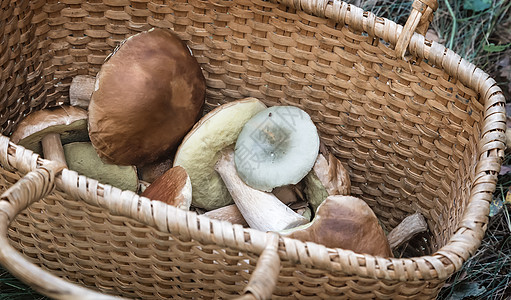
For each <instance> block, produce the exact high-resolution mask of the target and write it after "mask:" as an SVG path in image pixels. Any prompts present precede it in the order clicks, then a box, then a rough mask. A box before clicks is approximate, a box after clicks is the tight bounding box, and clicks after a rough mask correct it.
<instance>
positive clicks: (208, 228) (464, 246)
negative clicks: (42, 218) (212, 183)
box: [0, 0, 505, 281]
mask: <svg viewBox="0 0 511 300" xmlns="http://www.w3.org/2000/svg"><path fill="white" fill-rule="evenodd" d="M276 2H277V3H283V4H286V5H288V6H289V7H294V8H296V9H297V11H303V12H305V13H307V14H308V15H310V16H311V17H314V16H315V17H319V18H327V19H331V20H333V21H336V22H338V23H340V24H345V25H347V26H351V27H353V28H354V29H357V30H360V31H363V32H366V33H367V34H369V35H372V36H375V37H378V38H380V39H382V40H384V41H386V42H388V43H390V44H391V45H393V46H395V45H396V42H397V40H398V37H399V35H400V34H401V32H402V29H403V26H401V25H398V24H396V23H394V22H393V21H391V20H388V19H385V18H380V17H376V16H375V15H374V14H372V13H371V12H364V11H363V10H362V9H361V8H358V7H356V6H354V5H351V4H347V3H345V2H341V1H337V0H336V1H333V2H329V1H325V2H324V3H326V4H325V5H324V9H323V10H318V9H317V8H314V7H312V6H313V5H306V4H307V3H309V2H314V3H316V1H314V0H301V1H292V0H276ZM339 2H341V4H340V5H339ZM295 3H296V4H297V5H295ZM295 6H297V7H295ZM334 6H335V7H334ZM408 51H409V52H410V54H412V55H413V56H415V57H417V58H420V59H427V60H428V62H431V63H432V64H433V65H436V66H441V67H442V68H443V69H444V70H445V71H446V73H447V74H449V75H450V76H452V77H455V78H457V79H459V81H460V82H461V83H463V84H465V85H466V86H468V87H470V88H472V89H474V90H475V91H476V92H477V93H478V94H479V95H481V97H482V98H483V100H484V116H483V120H482V122H481V128H482V132H481V138H480V140H479V141H478V145H477V154H476V155H477V159H478V161H477V165H476V166H475V167H476V171H475V172H476V173H475V177H474V179H473V186H472V188H471V192H470V197H469V200H468V205H467V207H466V209H465V212H464V214H463V216H462V218H461V221H459V224H458V226H457V228H456V230H455V231H454V233H453V235H452V236H451V237H450V239H449V241H448V242H447V244H446V245H444V246H443V247H442V248H440V249H439V250H438V251H436V252H435V253H434V254H432V255H428V256H421V257H413V258H382V257H375V256H372V255H367V254H359V253H354V252H353V251H349V250H344V249H331V248H326V247H324V246H322V245H318V244H315V243H311V242H301V241H298V240H293V239H290V238H287V237H280V242H279V254H280V257H281V260H287V261H291V262H295V263H301V264H304V265H308V266H314V267H318V268H323V269H326V270H330V271H341V272H343V273H345V274H351V275H358V276H362V277H366V278H374V279H385V280H397V281H420V280H444V279H446V278H448V277H449V276H450V275H451V274H453V273H454V272H456V271H458V270H459V269H460V268H461V266H462V264H463V262H464V261H465V260H467V259H468V257H469V256H471V255H473V254H474V253H475V250H476V249H477V248H478V246H479V244H480V242H481V240H482V237H483V236H484V232H485V230H486V226H485V225H486V223H487V222H488V217H487V215H488V211H489V202H490V201H491V194H492V192H493V190H494V189H495V182H496V177H497V175H496V174H498V172H499V171H500V165H501V162H502V159H503V150H504V148H505V140H504V132H505V123H504V122H505V110H504V106H503V104H504V103H505V99H504V96H503V94H502V91H501V90H500V88H499V87H498V86H497V85H496V82H495V80H494V79H492V78H491V77H490V76H489V75H488V74H486V73H485V72H484V71H482V70H481V69H479V68H477V67H476V66H475V65H473V64H472V63H470V62H468V61H466V60H465V59H463V58H461V57H460V56H459V55H458V54H456V53H454V52H453V51H452V50H449V49H447V48H445V47H444V46H443V45H441V44H438V43H436V42H430V41H428V40H426V39H425V37H424V36H423V35H420V34H418V33H414V34H413V36H412V39H411V42H410V44H409V45H408ZM44 161H45V160H44V159H42V158H40V157H39V156H38V155H37V154H34V153H32V152H31V151H30V150H26V149H24V148H23V147H22V146H19V145H16V144H14V143H12V142H9V143H2V145H1V147H0V164H1V165H2V166H3V167H4V168H5V169H7V170H19V171H20V172H21V173H27V172H28V171H30V170H34V169H35V168H37V167H38V166H40V165H41V164H42V163H43V162H44ZM56 183H57V188H58V189H59V190H60V191H63V192H65V193H67V194H69V195H71V196H73V198H74V199H80V200H83V201H85V202H86V203H88V204H91V205H94V206H98V207H102V208H105V209H107V210H108V211H109V212H110V213H112V214H114V215H120V216H125V217H127V218H129V219H132V220H135V221H138V222H141V223H143V224H145V225H147V226H150V227H154V228H156V229H157V230H160V231H162V232H167V233H171V234H172V233H173V234H179V235H182V236H183V237H190V238H193V239H195V240H197V241H199V242H203V243H214V244H217V245H219V246H223V247H231V248H234V249H238V250H240V251H248V252H252V253H254V254H257V255H259V254H260V253H261V252H262V251H263V249H264V247H263V245H264V244H265V241H266V234H265V233H264V232H261V231H258V230H254V229H250V228H243V227H241V225H237V224H230V223H228V222H223V221H217V220H212V219H209V218H207V217H205V216H198V215H197V214H196V213H194V212H189V211H183V210H181V209H177V208H175V207H172V206H166V205H165V204H163V203H161V202H159V201H153V200H150V199H148V198H144V197H140V196H138V195H137V194H135V193H134V192H131V191H121V190H119V189H117V188H115V187H111V186H109V185H106V184H101V183H98V182H97V181H96V180H94V179H90V178H87V177H85V176H82V175H78V174H77V173H76V172H75V171H71V170H67V169H64V170H63V171H62V173H61V174H59V175H58V176H57V178H56ZM162 205H165V206H166V207H164V206H162Z"/></svg>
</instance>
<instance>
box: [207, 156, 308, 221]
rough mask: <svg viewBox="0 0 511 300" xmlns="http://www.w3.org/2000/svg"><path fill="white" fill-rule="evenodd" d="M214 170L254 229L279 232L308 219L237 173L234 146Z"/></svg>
mask: <svg viewBox="0 0 511 300" xmlns="http://www.w3.org/2000/svg"><path fill="white" fill-rule="evenodd" d="M215 170H216V171H217V172H218V173H219V174H220V176H221V177H222V180H223V182H224V183H225V186H226V187H227V190H228V191H229V193H230V194H231V196H232V199H233V200H234V203H235V204H236V207H237V208H238V209H239V211H240V212H241V214H242V215H243V217H244V218H245V220H246V221H247V223H248V225H249V226H250V227H251V228H254V229H258V230H262V231H279V230H284V229H288V228H294V227H297V226H299V225H302V224H306V223H307V222H308V220H307V219H306V218H305V217H303V216H301V215H299V214H297V213H295V212H294V211H293V210H292V209H291V208H289V207H287V206H286V205H285V204H284V203H282V202H281V201H280V200H279V199H278V198H277V197H275V195H273V194H271V193H268V192H263V191H260V190H256V189H254V188H252V187H250V186H248V185H246V184H245V183H244V182H243V181H242V180H241V178H240V177H239V176H238V174H237V172H236V168H235V166H234V151H233V150H232V149H225V150H224V151H222V155H221V156H220V158H219V159H218V161H217V163H216V165H215Z"/></svg>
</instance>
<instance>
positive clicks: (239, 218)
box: [204, 199, 311, 227]
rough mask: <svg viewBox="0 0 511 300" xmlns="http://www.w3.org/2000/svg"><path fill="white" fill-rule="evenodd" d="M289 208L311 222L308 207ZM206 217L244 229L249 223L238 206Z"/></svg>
mask: <svg viewBox="0 0 511 300" xmlns="http://www.w3.org/2000/svg"><path fill="white" fill-rule="evenodd" d="M279 200H280V199H279ZM281 202H282V200H281ZM288 207H289V208H291V209H292V210H294V211H295V212H296V213H297V214H299V215H300V216H303V217H304V218H306V219H307V221H310V219H311V210H310V208H309V207H308V206H300V207H298V208H297V209H294V208H293V207H291V206H288ZM204 215H205V216H207V217H208V218H211V219H215V220H221V221H228V222H231V223H233V224H241V225H243V226H244V227H248V223H247V221H245V218H244V217H243V214H241V212H240V210H239V209H238V207H237V206H236V204H230V205H227V206H224V207H220V208H217V209H214V210H210V211H208V212H206V213H204Z"/></svg>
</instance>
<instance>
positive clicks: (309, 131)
mask: <svg viewBox="0 0 511 300" xmlns="http://www.w3.org/2000/svg"><path fill="white" fill-rule="evenodd" d="M318 150H319V136H318V132H317V129H316V126H315V125H314V123H313V122H312V120H311V118H310V116H309V115H308V114H307V113H306V112H304V111H303V110H301V109H300V108H298V107H294V106H274V107H270V108H267V109H266V110H264V111H261V112H259V113H258V114H256V115H255V116H254V117H253V118H252V119H250V120H249V121H248V122H247V123H246V124H245V126H244V127H243V130H242V131H241V133H240V134H239V136H238V139H237V141H236V147H235V154H234V159H235V164H236V170H237V171H238V174H239V176H240V177H241V179H242V180H243V181H244V182H245V183H246V184H247V185H249V186H251V187H253V188H255V189H258V190H261V191H266V192H270V191H272V190H273V189H274V188H275V187H279V186H284V185H288V184H297V183H298V182H299V181H300V180H302V179H303V178H304V177H305V175H307V173H309V171H310V170H311V169H312V166H313V165H314V162H315V161H316V157H317V155H318Z"/></svg>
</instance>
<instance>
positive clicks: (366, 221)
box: [280, 195, 392, 257]
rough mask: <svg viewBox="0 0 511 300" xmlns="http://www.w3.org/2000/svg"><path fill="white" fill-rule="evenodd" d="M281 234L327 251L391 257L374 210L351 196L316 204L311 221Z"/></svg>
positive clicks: (336, 196) (334, 197)
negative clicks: (328, 249) (347, 251)
mask: <svg viewBox="0 0 511 300" xmlns="http://www.w3.org/2000/svg"><path fill="white" fill-rule="evenodd" d="M280 233H281V234H282V235H283V236H287V237H290V238H294V239H298V240H301V241H304V242H314V243H318V244H322V245H324V246H326V247H329V248H342V249H347V250H352V251H355V252H357V253H366V254H370V255H375V256H383V257H392V251H391V250H390V247H389V242H388V241H387V237H386V236H385V233H384V232H383V229H382V228H381V226H380V224H379V223H378V218H377V217H376V215H375V214H374V212H373V210H372V209H371V208H370V207H369V205H367V203H365V202H364V201H363V200H361V199H358V198H355V197H351V196H340V195H334V196H328V197H327V198H326V199H325V201H323V202H322V203H321V204H320V205H319V207H318V209H317V211H316V215H315V217H314V219H313V220H312V222H310V223H307V224H305V225H302V226H299V227H297V228H292V229H289V230H284V231H280Z"/></svg>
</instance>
